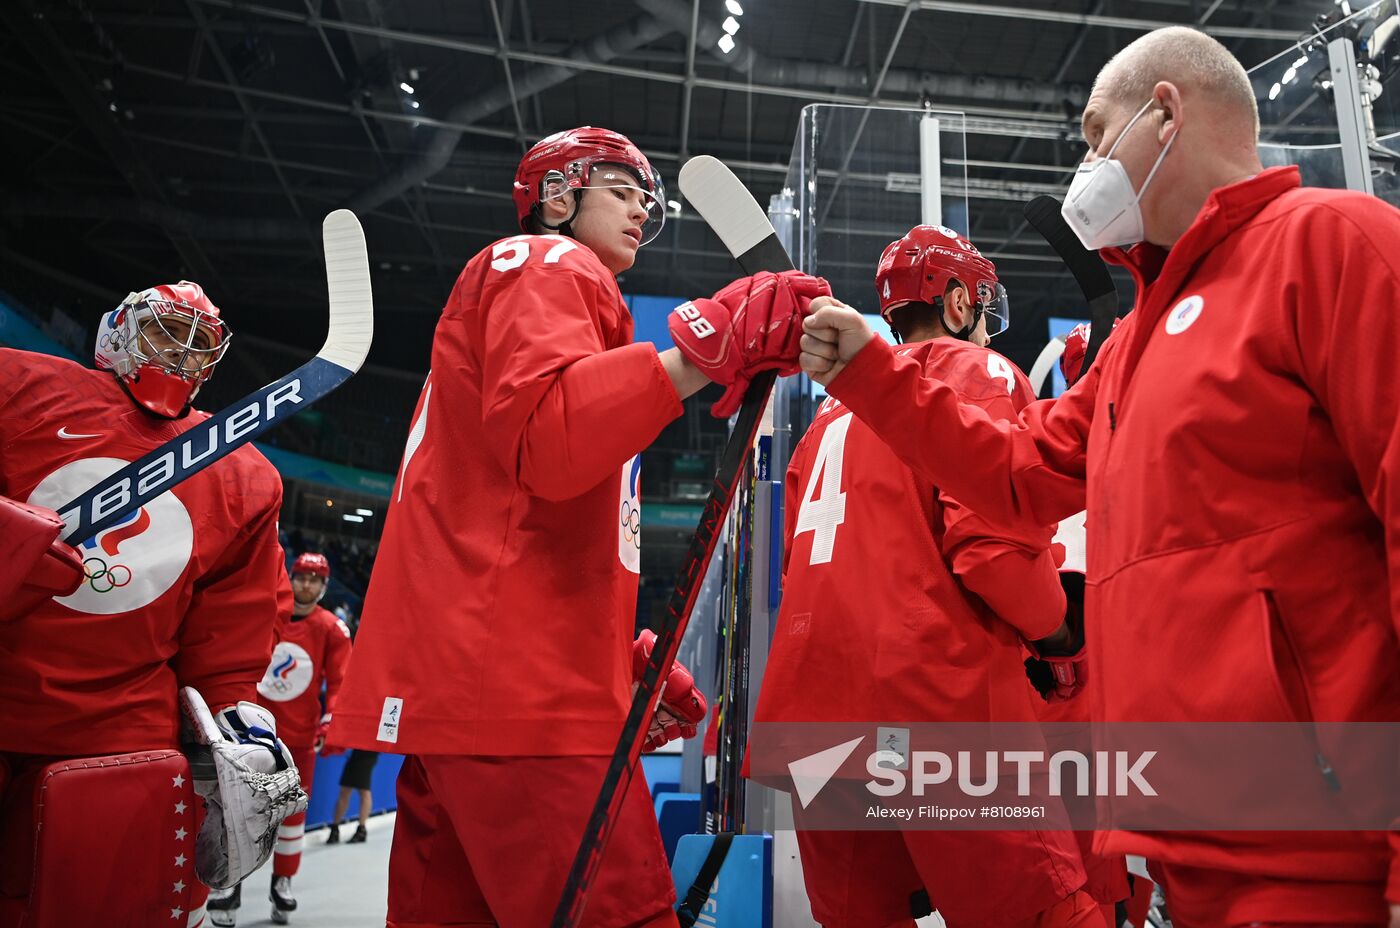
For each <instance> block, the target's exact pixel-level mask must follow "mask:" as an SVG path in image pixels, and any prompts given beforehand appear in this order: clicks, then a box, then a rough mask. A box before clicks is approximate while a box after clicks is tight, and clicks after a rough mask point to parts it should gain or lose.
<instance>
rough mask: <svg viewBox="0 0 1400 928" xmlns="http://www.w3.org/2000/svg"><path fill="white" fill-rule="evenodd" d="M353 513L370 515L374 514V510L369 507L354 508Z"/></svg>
mask: <svg viewBox="0 0 1400 928" xmlns="http://www.w3.org/2000/svg"><path fill="white" fill-rule="evenodd" d="M355 515H358V516H372V515H374V511H373V510H370V509H356V510H355Z"/></svg>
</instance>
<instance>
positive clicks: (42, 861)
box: [0, 751, 199, 928]
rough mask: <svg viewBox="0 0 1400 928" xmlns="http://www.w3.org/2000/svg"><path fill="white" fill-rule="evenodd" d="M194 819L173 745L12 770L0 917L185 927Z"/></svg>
mask: <svg viewBox="0 0 1400 928" xmlns="http://www.w3.org/2000/svg"><path fill="white" fill-rule="evenodd" d="M198 825H199V823H198V802H197V801H196V798H195V795H194V789H193V782H192V780H191V777H190V766H189V762H188V761H187V760H186V759H185V757H184V755H183V754H181V753H180V752H179V751H143V752H139V753H134V754H117V755H112V756H108V757H90V758H78V759H75V760H64V761H57V762H54V763H48V764H44V763H42V762H37V763H35V764H33V765H32V766H29V767H27V769H19V768H18V767H17V769H16V776H15V779H14V782H13V783H12V784H11V786H10V789H9V790H8V791H7V792H6V794H5V797H4V805H3V807H0V836H2V837H0V860H3V861H4V862H5V865H4V873H3V886H4V896H5V898H4V900H3V903H0V924H4V925H12V924H23V925H24V926H25V928H67V926H72V925H98V924H104V925H105V924H123V925H177V926H180V928H183V926H185V924H186V916H187V914H188V912H189V911H190V909H191V908H192V907H193V902H194V896H195V891H196V889H197V888H198V881H197V880H196V879H195V874H194V842H195V833H196V832H197V830H198ZM31 864H32V870H31V869H30V865H31ZM75 879H80V880H81V881H82V884H83V890H82V892H80V893H76V892H74V891H73V887H74V882H73V881H74V880H75ZM177 913H178V914H177Z"/></svg>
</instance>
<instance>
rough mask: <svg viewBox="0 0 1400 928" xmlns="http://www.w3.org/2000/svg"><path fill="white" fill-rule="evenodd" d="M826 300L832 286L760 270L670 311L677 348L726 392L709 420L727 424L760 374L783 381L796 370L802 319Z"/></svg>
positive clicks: (802, 276)
mask: <svg viewBox="0 0 1400 928" xmlns="http://www.w3.org/2000/svg"><path fill="white" fill-rule="evenodd" d="M830 295H831V287H830V286H829V285H828V284H827V282H826V281H825V280H823V279H822V278H820V277H812V276H810V275H807V274H803V273H801V272H799V271H784V272H783V273H781V274H772V273H769V272H767V271H764V272H762V273H759V274H755V275H754V276H752V277H741V278H740V279H738V280H736V281H734V282H733V283H731V284H730V285H729V286H727V287H725V288H724V289H723V290H721V291H719V292H718V293H716V294H715V295H714V297H713V298H711V299H700V300H692V301H691V302H689V303H683V304H681V305H680V306H677V307H676V308H675V309H674V310H673V311H672V312H671V317H670V320H669V326H670V329H671V338H672V340H674V341H675V343H676V347H677V348H679V349H680V350H681V353H682V354H683V355H685V357H686V359H687V360H688V361H690V363H692V364H694V365H695V366H696V367H698V368H699V369H700V370H701V371H702V372H703V373H704V374H705V376H706V377H708V378H710V380H712V381H714V382H715V383H718V384H722V385H724V386H725V387H727V388H728V389H726V390H725V391H724V395H723V396H721V397H720V398H719V402H717V403H715V405H714V406H712V407H711V408H710V413H711V414H712V415H713V416H715V417H716V418H720V419H727V418H728V417H730V416H732V415H733V414H734V413H735V412H737V411H738V409H739V406H740V404H741V403H742V402H743V399H744V391H745V390H747V389H748V386H749V381H751V380H752V379H753V378H754V376H755V375H757V374H758V373H759V372H760V371H765V370H770V369H776V370H777V371H778V372H779V373H780V374H782V375H784V376H787V375H790V374H796V373H797V372H798V370H800V368H799V367H798V364H797V356H798V354H800V348H799V342H800V341H801V339H802V318H803V317H804V316H806V315H807V311H808V307H809V306H810V305H811V303H812V300H814V299H816V298H817V297H819V296H830Z"/></svg>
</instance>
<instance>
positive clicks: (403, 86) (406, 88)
mask: <svg viewBox="0 0 1400 928" xmlns="http://www.w3.org/2000/svg"><path fill="white" fill-rule="evenodd" d="M399 89H400V90H402V91H403V92H404V93H413V85H412V84H410V83H409V82H408V81H399Z"/></svg>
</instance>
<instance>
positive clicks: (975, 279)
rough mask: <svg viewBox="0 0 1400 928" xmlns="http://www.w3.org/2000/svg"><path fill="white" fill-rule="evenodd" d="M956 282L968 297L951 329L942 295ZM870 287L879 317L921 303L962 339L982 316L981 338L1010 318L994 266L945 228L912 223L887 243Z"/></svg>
mask: <svg viewBox="0 0 1400 928" xmlns="http://www.w3.org/2000/svg"><path fill="white" fill-rule="evenodd" d="M953 281H956V282H957V283H959V284H961V285H962V286H964V287H965V288H967V291H968V293H969V294H970V295H971V297H972V300H971V302H972V307H973V309H972V314H971V318H970V319H969V320H968V321H967V323H966V324H965V325H964V326H963V327H962V328H960V329H959V328H955V327H954V326H953V325H952V324H951V322H950V321H949V319H948V317H947V315H946V313H945V311H944V306H943V294H944V293H946V292H947V290H948V286H949V284H950V283H951V282H953ZM875 287H876V289H877V291H878V292H879V294H880V315H882V316H884V318H885V321H886V322H888V321H889V319H890V313H891V312H892V311H893V310H895V309H898V308H899V307H901V306H903V305H905V304H907V303H927V304H929V305H931V306H933V307H934V308H935V309H937V310H938V313H939V321H940V322H942V323H943V328H944V329H946V330H947V331H948V334H950V335H952V336H954V337H956V338H961V339H963V340H967V339H968V337H969V336H971V334H972V333H973V331H974V330H975V329H976V328H977V323H978V321H979V320H980V319H983V318H985V319H986V320H987V337H988V338H992V337H994V336H997V335H1000V334H1001V333H1002V332H1005V331H1006V328H1007V325H1008V324H1009V323H1010V321H1011V313H1010V306H1009V304H1008V302H1007V298H1006V288H1004V287H1003V286H1002V285H1001V283H1000V282H998V280H997V269H996V265H994V264H993V263H992V262H991V261H990V260H989V259H987V258H986V257H984V256H983V255H982V253H981V252H980V251H978V250H977V246H975V245H973V244H972V242H970V241H968V240H967V239H966V238H964V237H963V236H961V235H959V234H958V233H957V232H956V231H954V230H953V229H950V228H948V227H947V226H915V227H914V228H912V229H910V230H909V232H908V233H907V234H906V235H905V236H904V237H903V238H901V239H899V240H898V241H894V242H891V243H890V244H889V245H888V246H887V247H886V248H885V251H884V253H883V254H881V255H880V264H879V266H878V268H877V269H876V271H875Z"/></svg>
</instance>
